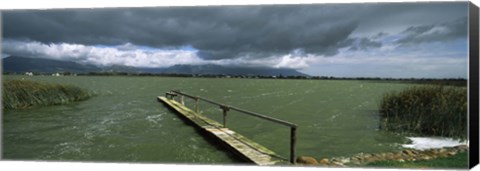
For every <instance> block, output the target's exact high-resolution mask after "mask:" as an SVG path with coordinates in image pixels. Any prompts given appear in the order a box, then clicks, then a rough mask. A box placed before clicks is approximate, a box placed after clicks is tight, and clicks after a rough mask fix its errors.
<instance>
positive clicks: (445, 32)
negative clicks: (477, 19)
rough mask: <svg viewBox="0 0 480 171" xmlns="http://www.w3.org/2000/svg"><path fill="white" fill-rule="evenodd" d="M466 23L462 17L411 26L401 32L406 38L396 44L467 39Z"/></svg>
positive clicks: (465, 19)
mask: <svg viewBox="0 0 480 171" xmlns="http://www.w3.org/2000/svg"><path fill="white" fill-rule="evenodd" d="M467 21H468V19H467V18H466V17H462V18H460V19H457V20H453V21H449V22H444V23H439V24H430V25H419V26H411V27H409V28H407V29H406V30H404V31H403V32H402V33H403V34H405V35H406V36H405V37H403V38H401V39H399V40H398V41H396V42H397V43H399V44H419V43H425V42H441V41H449V40H454V39H458V38H467V28H468V27H467Z"/></svg>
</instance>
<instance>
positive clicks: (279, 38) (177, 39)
mask: <svg viewBox="0 0 480 171" xmlns="http://www.w3.org/2000/svg"><path fill="white" fill-rule="evenodd" d="M452 4H453V5H454V6H455V7H454V8H455V10H458V9H462V8H461V7H466V6H465V4H466V3H445V4H440V5H439V4H428V3H427V4H413V5H412V4H323V5H283V6H282V5H275V6H229V7H228V6H221V7H170V8H168V7H162V8H117V9H77V10H72V9H68V10H47V11H40V10H36V11H32V10H30V11H7V12H3V34H4V38H6V39H23V40H33V41H39V42H42V43H46V44H48V43H62V42H65V43H77V44H85V45H100V44H101V45H123V44H134V45H140V46H149V47H158V48H164V49H169V48H171V49H174V48H179V47H182V46H191V47H193V48H195V49H198V50H199V52H198V55H199V56H200V57H202V58H203V59H228V58H237V57H243V58H262V57H263V58H266V57H271V56H275V55H283V54H287V53H291V52H293V51H301V52H303V53H308V54H315V55H323V56H332V55H335V54H337V53H338V52H339V49H340V48H344V47H350V48H351V49H356V50H362V49H367V48H378V47H381V45H382V44H381V43H380V42H377V41H375V40H373V39H370V38H368V37H367V36H360V37H358V36H357V37H355V38H354V37H352V36H351V35H352V33H353V32H354V31H358V29H359V28H360V29H363V30H374V29H380V30H382V29H383V30H387V31H388V27H387V26H389V25H392V24H398V25H402V26H404V27H405V28H406V27H408V26H411V25H408V26H405V23H407V22H408V21H410V20H412V18H411V16H409V15H404V14H417V15H419V16H422V15H421V14H430V13H429V12H431V13H434V14H433V15H432V16H437V15H436V14H441V13H439V12H442V10H443V9H450V8H451V7H450V8H449V7H448V5H452ZM459 4H460V5H459ZM439 9H440V10H439ZM382 12H383V13H382ZM388 16H390V17H391V18H394V19H395V22H393V21H390V20H388ZM439 16H440V17H441V16H442V15H439ZM418 18H422V17H418V16H417V18H413V20H417V19H418ZM428 20H429V19H428ZM422 21H426V19H423V20H422ZM368 23H370V24H371V26H365V25H368ZM372 23H375V24H372ZM379 32H380V31H375V34H378V33H379Z"/></svg>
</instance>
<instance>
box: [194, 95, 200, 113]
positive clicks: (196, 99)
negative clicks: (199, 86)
mask: <svg viewBox="0 0 480 171" xmlns="http://www.w3.org/2000/svg"><path fill="white" fill-rule="evenodd" d="M195 112H197V113H198V112H200V106H199V104H198V97H197V98H195Z"/></svg>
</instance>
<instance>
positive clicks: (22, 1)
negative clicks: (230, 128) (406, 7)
mask: <svg viewBox="0 0 480 171" xmlns="http://www.w3.org/2000/svg"><path fill="white" fill-rule="evenodd" d="M428 1H430V2H432V1H433V2H443V1H452V0H341V1H339V0H242V1H234V0H228V1H221V3H218V1H214V0H203V1H195V0H176V1H156V0H135V1H131V0H13V1H8V2H5V0H3V1H0V10H11V9H57V8H104V7H153V6H206V5H260V4H311V3H376V2H428ZM479 1H480V0H471V2H473V3H474V4H476V5H477V6H480V2H479ZM0 16H1V15H0ZM0 25H1V22H0ZM0 29H1V27H0ZM0 33H1V31H0ZM0 40H1V37H0ZM0 64H1V63H0ZM0 78H1V76H0ZM0 88H1V85H0ZM0 119H1V117H0ZM0 125H1V124H0ZM0 140H1V138H0ZM0 168H2V170H4V169H5V170H13V169H15V170H48V171H55V170H62V171H63V170H72V171H77V170H78V171H85V170H88V171H95V170H99V171H104V170H115V171H124V170H125V171H127V170H128V171H131V170H142V171H149V170H152V171H153V170H155V171H158V170H160V169H162V170H195V171H204V170H205V171H215V170H221V171H225V170H233V171H240V170H247V169H248V170H249V171H250V170H252V171H256V170H263V171H265V170H276V171H290V170H297V171H304V170H305V171H307V170H327V169H328V170H332V169H333V170H374V171H378V170H387V169H364V168H359V169H351V168H350V169H349V168H321V167H257V166H224V165H222V166H220V165H177V164H136V163H97V162H95V163H93V162H39V161H3V160H2V161H0ZM479 168H480V167H479V166H477V167H475V169H474V170H480V169H479ZM389 170H400V169H389ZM402 170H405V169H402Z"/></svg>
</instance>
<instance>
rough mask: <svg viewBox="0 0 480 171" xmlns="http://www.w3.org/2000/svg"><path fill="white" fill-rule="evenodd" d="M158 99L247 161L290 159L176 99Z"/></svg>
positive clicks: (267, 162) (268, 162) (261, 162)
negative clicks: (224, 126)
mask: <svg viewBox="0 0 480 171" xmlns="http://www.w3.org/2000/svg"><path fill="white" fill-rule="evenodd" d="M158 100H159V101H162V102H163V103H164V104H166V105H167V106H169V107H171V108H172V109H173V110H175V111H176V112H177V113H178V114H180V116H182V117H183V118H185V119H187V120H189V121H191V122H192V123H194V125H195V126H196V127H197V128H199V129H200V130H202V131H203V132H205V133H207V134H209V135H211V137H214V138H215V139H217V140H218V141H219V142H221V143H222V144H223V145H225V146H226V147H227V149H228V150H230V151H231V152H233V153H234V154H236V155H238V156H239V157H240V158H243V159H245V160H246V161H250V162H253V163H255V164H257V165H279V164H288V160H286V159H284V158H282V157H280V156H279V155H277V154H275V153H274V152H273V151H271V150H269V149H268V148H266V147H264V146H262V145H260V144H258V143H255V142H254V141H252V140H250V139H248V138H246V137H244V136H242V135H240V134H238V133H236V132H234V131H232V130H230V129H228V128H223V125H222V124H220V123H218V122H216V121H214V120H211V119H209V118H207V117H205V116H203V115H201V114H199V113H196V112H194V111H193V110H191V109H189V108H188V107H186V106H184V105H182V104H180V103H179V102H177V101H175V100H169V99H167V98H165V97H162V96H158Z"/></svg>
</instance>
